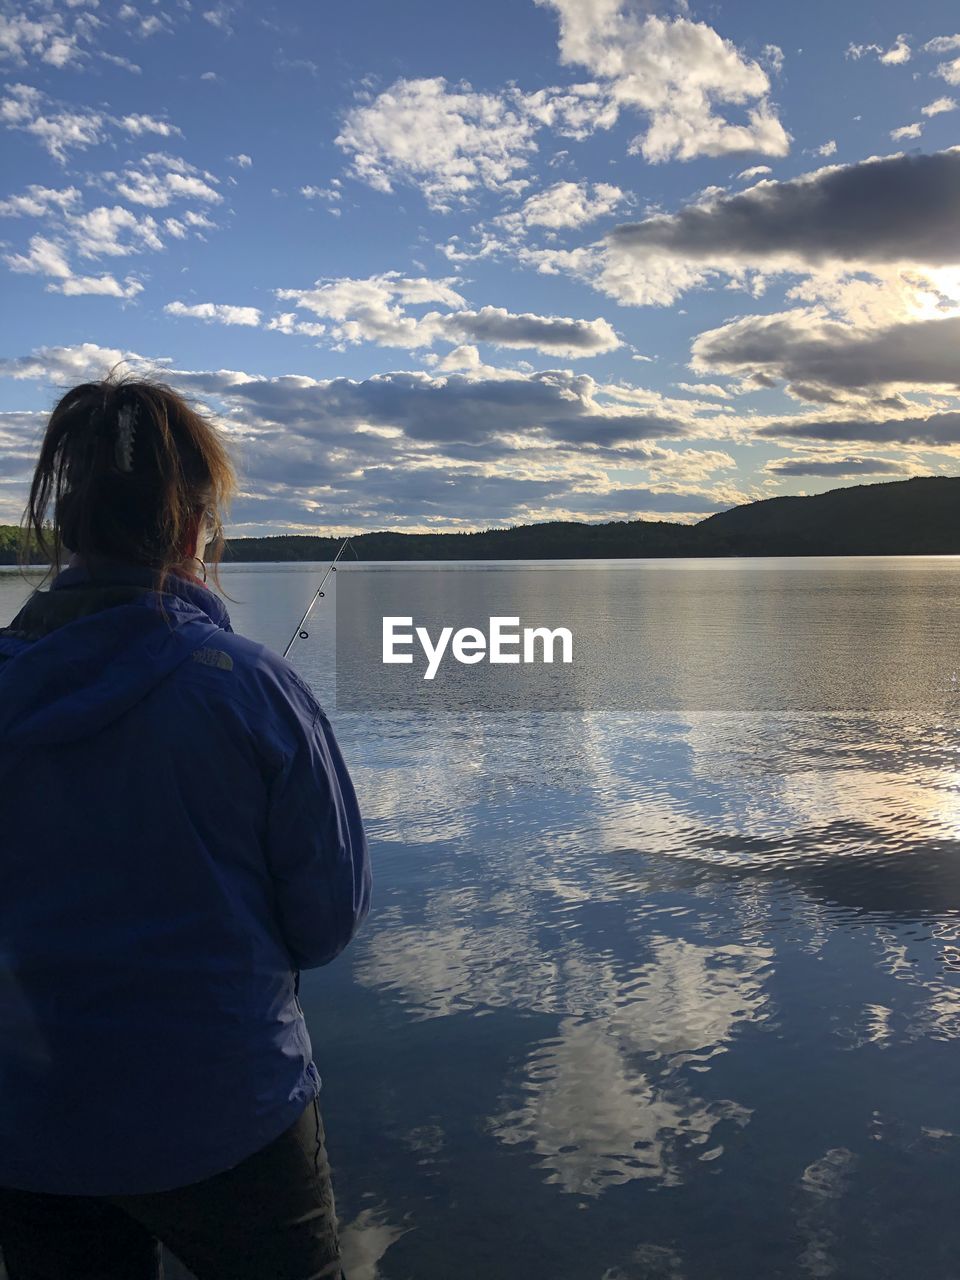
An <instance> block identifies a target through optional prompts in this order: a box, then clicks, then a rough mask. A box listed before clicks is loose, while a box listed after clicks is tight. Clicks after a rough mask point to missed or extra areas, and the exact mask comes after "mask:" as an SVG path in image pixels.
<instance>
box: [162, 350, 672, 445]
mask: <svg viewBox="0 0 960 1280" xmlns="http://www.w3.org/2000/svg"><path fill="white" fill-rule="evenodd" d="M175 380H176V381H177V383H178V385H180V386H183V387H188V388H189V389H190V390H191V391H193V392H194V393H195V394H200V395H215V396H220V397H223V398H224V399H226V400H228V401H230V402H231V403H233V404H238V405H241V406H243V408H244V409H245V410H246V415H245V416H246V420H247V421H249V422H250V423H257V422H260V423H273V424H276V425H278V426H283V427H284V428H286V429H287V431H294V432H297V433H301V434H305V435H308V436H310V437H312V438H320V437H323V438H325V439H327V440H328V442H329V443H337V444H344V443H347V442H348V440H350V441H353V443H354V444H355V443H356V436H355V434H354V433H355V431H356V428H357V427H358V426H361V425H364V424H366V425H370V426H376V427H393V428H397V429H399V430H401V431H403V433H404V435H405V437H406V438H407V440H408V441H414V442H421V443H427V442H429V443H432V444H436V445H439V446H441V447H447V446H448V445H451V444H457V443H459V444H477V443H482V442H485V441H486V442H490V443H493V442H494V441H495V439H496V437H497V436H498V435H501V434H513V433H517V432H531V431H540V432H543V433H545V434H546V435H547V436H548V437H550V438H551V439H554V440H556V441H559V442H565V443H570V444H590V443H596V444H598V445H603V446H610V445H611V444H614V443H619V442H623V443H627V444H629V443H630V442H631V441H636V440H647V439H656V438H659V437H678V436H689V435H693V434H695V429H694V428H693V427H692V426H691V425H690V424H687V423H683V422H680V421H679V420H677V419H674V418H668V417H665V416H663V415H659V414H651V413H642V414H624V413H618V414H616V415H611V416H606V415H604V414H600V413H598V412H597V411H596V407H595V406H594V405H593V404H592V400H591V397H592V395H593V393H594V392H595V390H596V386H595V384H594V383H593V380H592V379H590V378H588V377H587V376H586V375H575V374H571V373H569V372H568V371H566V370H554V371H548V372H543V373H534V374H530V375H529V377H525V378H508V379H498V378H472V377H466V376H464V375H463V374H449V375H447V376H446V377H443V378H433V377H431V376H430V375H429V374H424V373H385V374H379V375H377V376H375V377H372V378H367V379H365V380H364V381H362V382H354V381H352V380H351V379H349V378H334V379H332V380H331V381H330V382H310V381H309V380H307V379H303V378H293V377H286V378H274V379H270V380H267V379H256V378H248V379H238V377H237V375H232V374H224V373H210V374H207V373H199V374H177V375H176V377H175ZM331 435H332V440H331ZM491 452H492V454H494V455H496V456H502V454H503V452H504V446H503V444H502V442H501V443H498V444H496V445H495V447H494V448H493V449H492V450H491Z"/></svg>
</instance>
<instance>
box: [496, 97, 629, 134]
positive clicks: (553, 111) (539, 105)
mask: <svg viewBox="0 0 960 1280" xmlns="http://www.w3.org/2000/svg"><path fill="white" fill-rule="evenodd" d="M521 102H522V106H523V110H524V111H525V112H526V113H527V114H528V115H530V116H532V117H533V119H534V120H536V121H537V122H538V123H539V124H541V125H543V126H544V127H545V128H548V129H552V130H553V131H554V132H555V133H559V134H560V135H561V137H565V138H575V139H577V140H578V141H582V140H583V139H584V138H587V137H589V136H590V134H592V133H596V131H597V130H598V129H610V128H612V127H613V125H615V124H616V123H617V118H618V116H619V115H620V108H619V105H618V104H617V102H616V101H615V100H614V98H613V97H611V95H610V92H609V90H608V89H607V88H606V87H605V86H603V85H599V84H574V85H570V86H569V87H568V88H566V89H559V88H556V87H553V88H550V89H538V90H537V91H536V92H535V93H527V94H524V95H523V98H522V99H521Z"/></svg>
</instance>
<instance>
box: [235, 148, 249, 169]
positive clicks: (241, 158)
mask: <svg viewBox="0 0 960 1280" xmlns="http://www.w3.org/2000/svg"><path fill="white" fill-rule="evenodd" d="M230 160H231V161H232V162H233V164H235V165H236V166H237V168H239V169H249V168H250V166H251V165H252V164H253V160H252V159H251V157H250V156H248V155H246V154H245V153H244V152H242V151H241V152H240V153H239V155H235V156H231V157H230Z"/></svg>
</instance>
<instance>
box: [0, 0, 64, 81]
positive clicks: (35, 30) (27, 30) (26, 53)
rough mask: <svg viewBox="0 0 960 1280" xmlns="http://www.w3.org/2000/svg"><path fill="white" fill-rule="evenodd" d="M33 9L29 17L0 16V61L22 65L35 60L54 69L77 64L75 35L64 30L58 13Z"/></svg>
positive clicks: (19, 13)
mask: <svg viewBox="0 0 960 1280" xmlns="http://www.w3.org/2000/svg"><path fill="white" fill-rule="evenodd" d="M34 8H35V10H36V11H35V13H34V15H33V16H30V15H28V14H27V13H26V12H24V11H22V10H21V11H20V12H16V11H8V12H7V13H6V14H0V59H7V60H9V61H10V62H13V63H16V64H17V65H18V66H24V65H25V64H26V63H27V62H28V61H29V60H30V59H31V58H35V59H37V60H39V61H40V62H44V63H46V64H47V65H48V66H51V67H56V68H58V69H59V68H62V67H66V66H68V65H69V64H70V63H73V62H77V61H78V60H79V59H80V58H81V56H82V54H81V50H80V48H79V46H78V43H77V33H76V32H68V31H66V30H65V26H64V19H63V16H62V15H61V14H58V13H55V12H49V11H47V12H44V11H43V9H42V8H40V7H39V6H34Z"/></svg>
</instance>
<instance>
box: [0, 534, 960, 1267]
mask: <svg viewBox="0 0 960 1280" xmlns="http://www.w3.org/2000/svg"><path fill="white" fill-rule="evenodd" d="M541 567H542V568H543V569H546V568H547V567H548V566H541ZM558 567H559V568H565V569H567V570H574V569H576V570H577V571H578V572H581V573H583V574H586V575H589V576H588V577H586V578H584V579H583V581H584V583H585V584H588V585H586V586H585V592H586V594H587V595H588V596H589V595H590V593H591V592H594V593H595V590H596V588H597V584H600V586H601V587H602V588H603V591H602V593H601V594H602V596H603V598H605V599H607V600H608V601H609V602H611V603H610V607H609V610H607V611H606V612H605V611H604V609H603V608H599V607H596V608H593V610H592V613H591V622H590V625H591V626H592V627H593V628H594V629H595V634H602V633H603V632H604V629H605V628H607V629H609V628H610V627H612V626H617V627H622V626H623V625H624V620H625V618H626V621H627V622H629V620H630V610H631V609H633V610H634V611H636V612H637V614H638V616H635V617H634V619H633V620H634V623H635V628H636V629H639V630H642V629H643V626H644V625H645V624H644V619H643V617H641V616H639V612H642V610H643V608H644V607H645V606H644V602H646V606H647V608H648V612H651V611H652V612H655V613H656V618H655V621H656V624H657V627H658V628H659V631H658V634H660V635H661V636H663V637H667V638H669V637H671V636H672V637H673V643H672V644H670V645H669V646H664V647H663V649H662V651H661V652H660V654H659V657H658V655H657V653H656V652H655V651H651V650H649V649H645V650H644V653H645V655H646V656H645V660H644V664H643V673H644V679H647V680H649V677H650V664H651V663H652V664H653V665H654V675H656V674H657V670H656V664H657V662H658V661H659V662H661V663H662V664H663V667H664V670H666V669H667V668H669V669H670V671H671V672H672V673H673V674H672V679H673V684H672V685H671V687H674V688H675V687H677V683H678V682H677V678H676V677H677V662H678V655H680V657H679V660H680V661H681V668H680V670H681V674H682V673H683V672H684V671H686V672H696V671H700V672H706V673H709V677H710V680H709V692H708V693H704V692H703V691H702V690H701V691H700V692H699V693H698V695H697V697H696V698H694V699H692V704H691V705H689V706H674V705H668V704H666V703H664V704H663V705H655V704H654V703H651V702H650V701H649V700H648V701H647V702H645V703H644V702H643V701H642V700H641V699H639V698H638V700H637V704H636V705H635V706H634V707H632V708H631V706H630V704H629V699H628V698H627V699H624V698H623V697H620V696H618V698H617V699H614V700H612V701H613V702H614V703H615V705H608V706H605V707H597V708H596V709H589V708H588V709H581V710H577V711H569V712H558V713H549V712H527V713H524V712H511V713H500V714H497V713H495V712H470V711H469V710H467V711H464V712H461V713H459V714H437V715H429V714H426V715H421V714H417V715H413V714H411V713H404V712H401V711H396V712H392V713H389V714H386V713H385V714H379V715H370V714H358V713H354V712H347V711H342V712H336V711H334V712H331V715H332V719H333V722H334V726H335V728H336V730H337V733H338V737H339V739H340V742H341V745H342V747H343V751H344V754H345V755H346V757H347V759H348V762H349V763H350V766H351V770H352V772H353V775H354V778H355V781H356V785H357V790H358V793H359V795H360V800H361V806H362V809H363V811H364V814H365V817H366V822H367V827H368V831H369V836H370V842H371V850H372V856H373V860H374V873H375V890H374V909H373V912H372V913H371V916H370V918H369V920H368V921H367V923H366V925H365V927H364V928H363V930H362V932H361V933H360V934H359V935H358V937H357V939H356V941H355V942H354V944H353V945H352V946H351V948H350V949H349V950H348V951H347V952H346V953H344V955H343V956H342V957H341V958H340V959H339V960H338V961H337V962H336V963H335V964H334V965H332V966H330V967H329V968H328V969H326V970H318V971H314V972H310V973H305V974H304V976H303V984H302V990H301V1000H302V1003H303V1005H304V1008H305V1011H306V1015H307V1020H308V1023H309V1026H310V1030H311V1034H312V1038H313V1044H314V1051H315V1058H316V1061H317V1064H318V1067H319V1070H320V1073H321V1075H322V1077H323V1081H324V1091H323V1096H322V1103H323V1109H324V1115H325V1124H326V1127H327V1137H328V1148H329V1152H330V1157H331V1162H332V1165H333V1170H334V1179H335V1189H336V1195H337V1204H338V1209H339V1212H340V1215H341V1219H342V1222H343V1224H344V1248H345V1270H346V1274H347V1276H348V1278H349V1280H373V1278H374V1277H381V1280H452V1278H454V1277H456V1278H458V1280H459V1278H462V1280H481V1278H482V1280H491V1278H494V1277H495V1278H497V1280H499V1278H500V1277H503V1278H504V1280H506V1278H507V1277H510V1278H511V1280H514V1278H517V1277H523V1278H524V1280H568V1278H569V1280H648V1278H651V1280H661V1278H662V1280H745V1278H752V1277H758V1278H762V1280H771V1278H773V1277H784V1278H787V1280H794V1278H797V1280H799V1278H806V1277H811V1278H819V1277H834V1276H835V1277H838V1278H839V1280H859V1278H861V1277H862V1278H863V1280H866V1278H867V1277H870V1278H871V1280H877V1278H879V1277H889V1278H890V1280H894V1278H896V1280H902V1277H904V1276H907V1275H909V1276H916V1277H923V1278H924V1280H948V1278H949V1280H955V1277H957V1276H958V1275H960V1214H958V1213H957V1207H956V1206H957V1196H958V1192H960V1087H958V1075H960V1054H958V1047H960V1046H958V1040H960V844H958V840H960V696H958V695H957V692H956V689H957V679H956V676H957V672H958V669H960V632H958V625H957V624H958V622H960V559H957V558H949V557H945V558H937V557H930V558H894V559H873V560H860V559H852V558H851V559H840V560H832V559H831V560H826V559H824V560H802V561H800V560H785V561H777V560H757V561H744V560H721V561H709V562H695V561H652V562H650V561H647V562H644V561H636V562H622V561H620V562H610V563H605V562H596V563H590V564H586V563H584V564H582V565H580V566H579V567H578V566H573V565H566V566H549V568H551V569H556V568H558ZM323 568H324V566H317V565H292V564H285V565H255V566H230V567H229V568H227V569H226V570H225V571H224V573H223V575H222V576H223V581H224V585H225V587H226V590H227V592H228V593H229V594H230V595H231V596H233V597H235V599H236V602H235V603H232V602H230V601H228V607H229V609H230V612H231V616H232V619H233V623H234V627H235V629H236V630H237V631H240V632H243V633H246V634H248V635H250V636H252V637H254V638H257V639H260V640H262V641H264V642H266V643H268V644H270V645H271V646H272V647H274V648H277V649H279V650H282V649H283V647H284V645H285V644H286V642H287V640H288V639H289V636H290V634H291V632H292V631H293V629H294V627H295V625H296V622H297V619H298V618H299V617H300V615H301V613H302V612H303V609H304V608H305V607H306V604H307V602H308V601H309V599H310V596H311V595H312V593H313V591H314V589H315V587H316V585H317V582H318V580H319V576H320V573H321V572H322V569H323ZM418 568H419V569H420V570H421V574H420V579H419V580H420V581H422V580H423V575H422V566H418ZM467 568H473V569H476V566H471V567H467ZM483 568H485V569H486V570H487V571H488V572H491V573H500V574H502V575H503V580H504V582H506V575H507V574H512V575H513V578H512V579H511V581H510V583H509V584H508V585H509V589H510V590H511V591H514V592H515V593H519V594H518V598H520V599H522V597H523V591H524V587H523V581H524V580H523V571H524V566H522V565H517V564H511V565H502V566H483ZM384 569H385V567H384V566H380V567H379V569H377V568H376V567H371V566H366V565H360V566H351V567H349V568H348V569H347V572H350V573H354V572H360V573H368V572H375V571H379V572H383V571H384ZM387 572H388V573H390V574H394V575H399V574H400V573H403V572H404V566H395V567H391V568H390V569H389V570H387ZM445 572H451V570H450V568H449V567H448V566H437V568H436V582H437V590H438V591H442V590H443V583H442V582H441V578H442V575H443V574H444V573H445ZM684 575H687V577H686V578H684ZM394 580H395V579H394ZM341 581H342V578H341ZM565 581H567V577H566V576H558V578H557V583H558V584H559V583H561V582H565ZM685 582H686V583H687V584H689V585H688V586H686V587H685V586H684V583H685ZM668 588H669V589H668ZM543 590H546V591H547V598H549V582H547V584H546V587H543V588H541V595H542V592H543ZM564 590H567V588H566V587H565V588H564ZM24 594H25V591H24V586H23V583H22V582H21V581H20V580H19V578H17V577H15V576H11V575H0V622H6V621H8V620H9V618H10V617H11V616H12V614H13V612H14V611H15V608H16V606H17V604H18V602H19V600H20V599H22V598H23V596H24ZM625 601H626V602H627V603H626V604H625V603H624V602H625ZM651 601H655V602H656V608H655V610H652V609H651V608H650V604H651ZM333 604H334V597H333V595H332V594H331V595H329V596H327V597H325V598H324V600H322V601H320V603H319V604H318V606H317V608H316V610H315V612H314V615H313V617H312V619H311V623H310V624H309V627H308V630H309V633H310V634H309V638H308V639H307V640H304V641H300V642H298V645H297V646H296V647H295V649H294V651H293V653H292V655H291V657H292V660H293V661H294V662H295V664H296V665H297V667H298V669H299V670H300V671H301V673H302V674H303V675H304V677H305V678H306V679H307V680H308V681H309V682H310V683H311V684H312V685H313V686H314V688H315V689H316V691H317V693H318V696H319V697H320V698H321V701H326V702H327V703H331V700H332V698H333V695H334V684H333V658H332V645H333V607H332V606H333ZM557 607H558V609H560V610H561V611H562V607H561V605H560V604H558V606H557ZM630 652H631V647H630V643H629V641H628V640H627V641H625V642H624V653H625V661H624V663H623V664H622V666H621V667H620V668H618V670H617V672H615V673H614V675H615V676H616V680H617V682H618V684H619V687H620V691H621V694H622V692H623V690H624V689H626V690H627V692H629V688H630V681H631V679H632V678H633V676H632V675H631V672H632V671H637V670H638V668H637V667H636V665H634V666H633V667H631V664H630V662H629V661H627V657H628V656H629V653H630ZM777 670H780V671H789V672H791V680H790V682H789V689H790V690H791V691H792V692H791V693H790V695H789V696H786V695H783V694H781V695H780V696H781V697H782V698H783V701H782V705H781V706H780V707H777V706H775V705H773V704H772V703H771V702H770V700H769V699H768V698H767V697H766V695H764V696H763V697H757V698H754V697H752V696H751V690H752V688H753V687H754V683H755V682H753V681H752V680H751V679H750V678H749V673H750V672H752V671H761V672H766V673H770V672H771V671H777ZM679 683H680V685H681V686H682V685H683V684H684V681H683V680H681V681H680V682H679ZM760 683H761V684H762V687H763V688H764V689H767V688H769V681H768V680H766V679H765V680H764V681H761V682H760ZM641 706H642V707H643V709H641Z"/></svg>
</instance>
